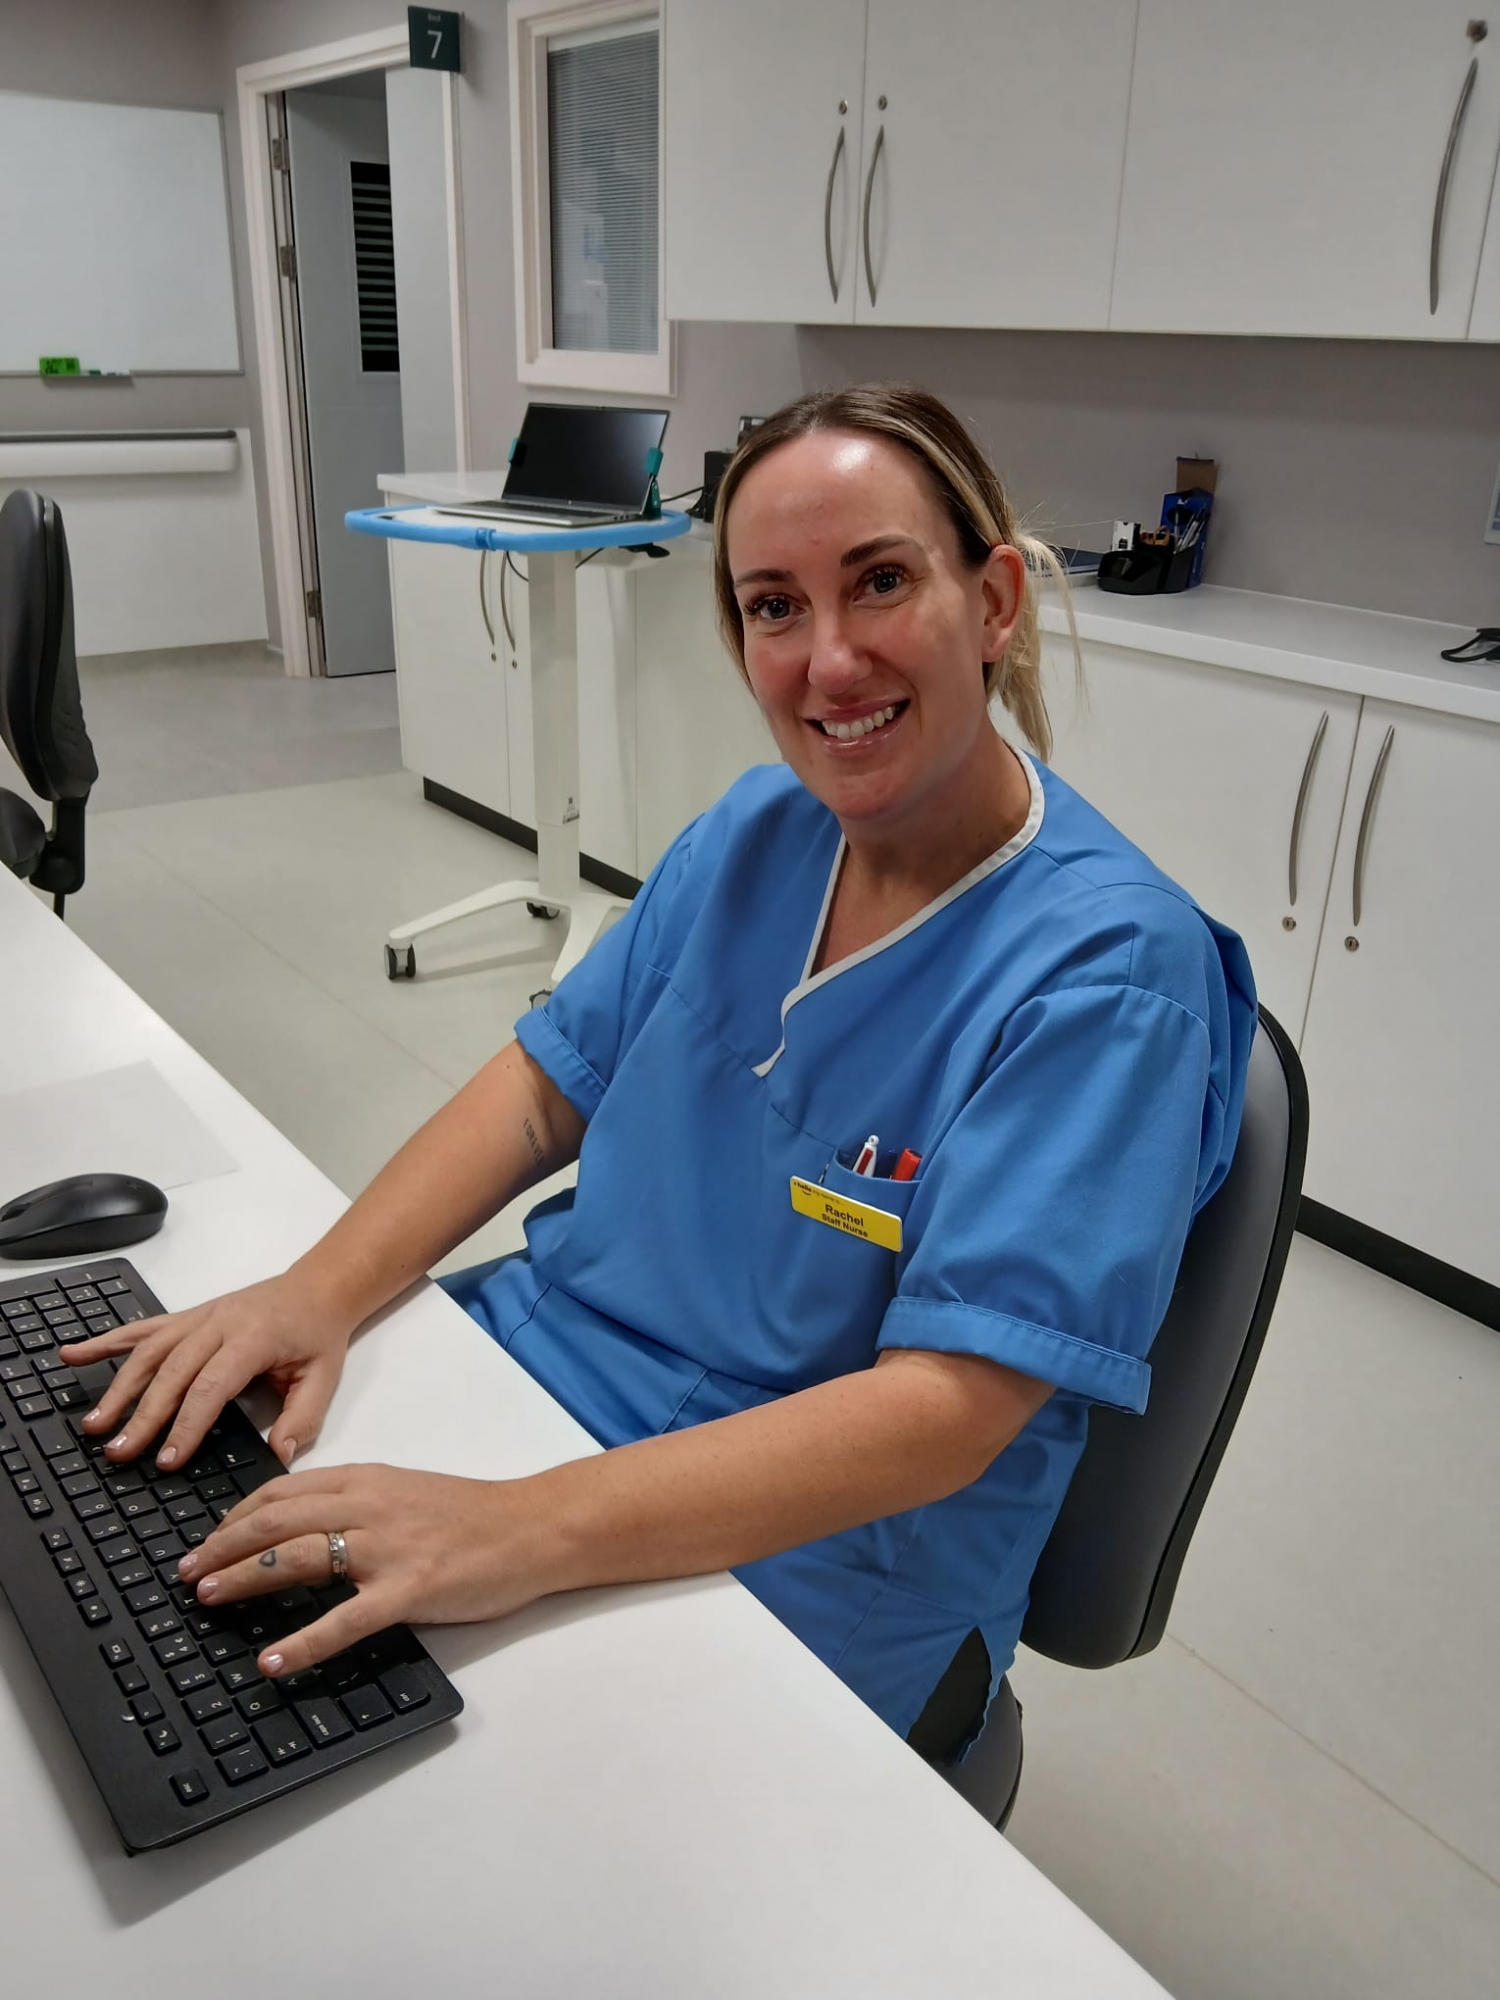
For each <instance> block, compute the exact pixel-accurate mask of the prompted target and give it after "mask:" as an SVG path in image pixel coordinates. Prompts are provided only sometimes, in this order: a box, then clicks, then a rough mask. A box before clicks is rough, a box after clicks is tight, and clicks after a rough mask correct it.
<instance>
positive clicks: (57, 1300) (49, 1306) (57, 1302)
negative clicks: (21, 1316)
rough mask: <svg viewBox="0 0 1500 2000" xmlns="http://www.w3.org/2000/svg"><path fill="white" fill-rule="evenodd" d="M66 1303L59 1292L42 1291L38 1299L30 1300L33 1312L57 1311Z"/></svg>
mask: <svg viewBox="0 0 1500 2000" xmlns="http://www.w3.org/2000/svg"><path fill="white" fill-rule="evenodd" d="M67 1303H68V1302H67V1300H66V1299H65V1298H64V1297H63V1295H62V1293H61V1292H43V1294H42V1296H41V1297H40V1298H39V1299H33V1300H32V1301H31V1305H32V1310H33V1311H34V1312H58V1311H60V1310H61V1309H62V1307H63V1306H65V1305H66V1304H67Z"/></svg>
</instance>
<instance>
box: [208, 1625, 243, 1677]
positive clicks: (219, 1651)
mask: <svg viewBox="0 0 1500 2000" xmlns="http://www.w3.org/2000/svg"><path fill="white" fill-rule="evenodd" d="M249 1650H250V1648H249V1647H248V1646H247V1645H246V1644H245V1642H244V1640H243V1639H242V1638H241V1637H240V1635H239V1634H238V1633H237V1632H221V1633H219V1635H218V1637H217V1638H212V1639H205V1640H204V1641H203V1657H204V1658H205V1659H206V1660H212V1661H213V1663H214V1665H215V1666H216V1667H222V1666H223V1665H224V1663H225V1661H226V1660H242V1659H243V1658H244V1657H245V1655H246V1654H247V1653H248V1652H249ZM226 1685H227V1683H226Z"/></svg>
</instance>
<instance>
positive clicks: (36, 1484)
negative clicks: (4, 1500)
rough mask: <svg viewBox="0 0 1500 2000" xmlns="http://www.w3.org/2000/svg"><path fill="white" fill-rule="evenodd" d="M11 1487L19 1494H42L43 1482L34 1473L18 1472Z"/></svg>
mask: <svg viewBox="0 0 1500 2000" xmlns="http://www.w3.org/2000/svg"><path fill="white" fill-rule="evenodd" d="M18 1455H19V1454H18ZM11 1485H12V1486H14V1487H15V1489H16V1491H17V1492H18V1493H40V1492H41V1490H42V1482H41V1480H40V1479H38V1478H37V1476H36V1474H35V1473H34V1472H18V1473H17V1474H16V1476H15V1478H14V1479H12V1481H11Z"/></svg>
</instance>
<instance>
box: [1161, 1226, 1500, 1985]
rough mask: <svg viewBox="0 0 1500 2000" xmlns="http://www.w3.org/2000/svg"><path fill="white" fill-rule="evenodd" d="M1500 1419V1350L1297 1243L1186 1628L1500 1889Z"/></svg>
mask: <svg viewBox="0 0 1500 2000" xmlns="http://www.w3.org/2000/svg"><path fill="white" fill-rule="evenodd" d="M1497 1410H1500V1337H1497V1336H1496V1335H1495V1334H1494V1333H1493V1332H1491V1331H1490V1330H1489V1329H1488V1328H1486V1327H1482V1326H1480V1325H1478V1324H1477V1323H1476V1322H1475V1321H1473V1320H1469V1319H1464V1318H1462V1317H1461V1316H1460V1315H1459V1314H1457V1313H1452V1312H1448V1311H1447V1310H1446V1309H1445V1308H1444V1307H1442V1306H1438V1305H1434V1304H1433V1303H1432V1302H1431V1301H1430V1300H1427V1299H1424V1298H1421V1297H1420V1296H1419V1295H1418V1294H1417V1293H1415V1292H1412V1291H1409V1290H1407V1288H1406V1287H1405V1286H1403V1285H1397V1284H1393V1283H1392V1282H1391V1281H1390V1280H1389V1279H1386V1278H1382V1277H1379V1276H1378V1275H1377V1274H1376V1273H1374V1272H1372V1271H1369V1270H1366V1269H1365V1268H1364V1267H1363V1266H1362V1265H1359V1264H1354V1263H1351V1262H1349V1260H1347V1259H1346V1258H1343V1257H1340V1256H1339V1255H1338V1254H1337V1253H1336V1252H1335V1251H1332V1250H1327V1249H1324V1248H1323V1247H1322V1246H1321V1245H1320V1244H1316V1243H1312V1242H1309V1241H1308V1240H1307V1239H1306V1238H1304V1237H1299V1238H1297V1239H1296V1240H1295V1242H1294V1244H1293V1250H1292V1257H1291V1260H1290V1263H1289V1265H1288V1269H1287V1276H1286V1282H1285V1284H1284V1285H1283V1288H1282V1294H1281V1298H1280V1300H1279V1302H1278V1306H1277V1310H1276V1315H1275V1318H1274V1319H1273V1321H1272V1324H1271V1328H1270V1331H1269V1333H1268V1336H1267V1339H1266V1345H1265V1350H1264V1353H1263V1355H1262V1358H1261V1362H1260V1366H1259V1368H1258V1370H1257V1373H1256V1378H1255V1382H1254V1384H1253V1386H1252V1389H1251V1393H1250V1396H1249V1398H1248V1400H1247V1402H1246V1405H1245V1409H1244V1412H1243V1414H1242V1416H1241V1418H1240V1424H1239V1428H1238V1431H1237V1432H1236V1435H1235V1438H1234V1440H1233V1443H1232V1444H1231V1446H1230V1449H1229V1451H1228V1453H1227V1454H1226V1456H1225V1460H1224V1464H1223V1467H1222V1468H1221V1470H1220V1473H1219V1476H1218V1479H1217V1482H1216V1484H1215V1486H1214V1490H1213V1493H1212V1494H1211V1495H1210V1498H1209V1503H1208V1506H1207V1507H1206V1509H1205V1510H1204V1516H1203V1520H1202V1522H1201V1523H1200V1525H1199V1528H1198V1532H1197V1535H1196V1537H1195V1539H1194V1543H1193V1548H1192V1551H1191V1554H1190V1555H1189V1558H1188V1562H1187V1564H1186V1567H1185V1569H1184V1573H1183V1578H1182V1583H1181V1587H1180V1590H1179V1592H1178V1597H1177V1602H1176V1605H1175V1607H1174V1610H1173V1615H1172V1619H1171V1625H1170V1629H1171V1631H1172V1632H1173V1633H1174V1634H1175V1635H1176V1636H1177V1637H1178V1638H1179V1639H1181V1640H1182V1641H1183V1642H1184V1643H1185V1644H1186V1645H1188V1646H1190V1647H1192V1649H1193V1650H1194V1651H1195V1652H1197V1653H1200V1654H1202V1656H1203V1657H1204V1658H1205V1659H1207V1660H1209V1661H1210V1662H1211V1663H1212V1664H1213V1665H1214V1666H1216V1667H1218V1668H1219V1669H1220V1670H1221V1671H1222V1672H1223V1673H1225V1674H1227V1675H1228V1676H1229V1678H1230V1679H1231V1680H1233V1681H1235V1682H1237V1683H1238V1684H1239V1685H1240V1686H1241V1687H1243V1688H1245V1689H1246V1690H1247V1691H1248V1692H1249V1693H1250V1694H1252V1695H1254V1696H1255V1697H1256V1699H1257V1700H1259V1701H1262V1702H1264V1703H1265V1704H1266V1705H1267V1706H1268V1707H1269V1708H1271V1709H1272V1710H1273V1711H1274V1712H1275V1713H1276V1714H1277V1715H1280V1716H1283V1717H1285V1719H1286V1720H1287V1721H1288V1722H1289V1723H1291V1724H1292V1725H1293V1727H1294V1728H1297V1729H1299V1730H1301V1731H1302V1732H1303V1733H1304V1734H1305V1735H1307V1736H1309V1737H1311V1738H1312V1740H1313V1741H1314V1742H1315V1743H1318V1744H1320V1745H1321V1746H1322V1747H1323V1748H1324V1749H1326V1750H1328V1751H1330V1752H1331V1753H1332V1754H1333V1755H1334V1756H1335V1757H1337V1758H1339V1759H1340V1761H1341V1762H1343V1763H1346V1764H1348V1765H1349V1766H1350V1767H1351V1768H1352V1769H1353V1770H1356V1771H1358V1772H1359V1773H1360V1774H1361V1776H1363V1777H1364V1778H1366V1779H1368V1781H1369V1782H1370V1783H1371V1784H1372V1785H1374V1786H1376V1787H1377V1788H1378V1789H1379V1790H1380V1791H1382V1792H1385V1793H1386V1794H1387V1795H1388V1796H1389V1797H1390V1798H1392V1799H1393V1800H1394V1801H1395V1802H1396V1803H1397V1804H1398V1805H1400V1806H1402V1807H1404V1808H1405V1809H1406V1810H1407V1811H1408V1812H1410V1813H1412V1814H1413V1815H1415V1817H1416V1818H1417V1819H1419V1820H1420V1821H1422V1822H1423V1824H1424V1825H1427V1826H1429V1827H1431V1828H1432V1829H1433V1831H1434V1832H1436V1833H1438V1834H1440V1835H1441V1836H1442V1837H1443V1838H1444V1839H1445V1840H1448V1841H1450V1842H1451V1843H1452V1844H1453V1845H1454V1846H1455V1847H1457V1848H1458V1849H1459V1850H1460V1851H1461V1852H1462V1853H1464V1854H1466V1855H1468V1856H1469V1858H1470V1859H1471V1860H1473V1861H1475V1862H1477V1863H1478V1864H1479V1865H1480V1866H1481V1867H1482V1868H1483V1869H1485V1870H1486V1872H1487V1873H1489V1874H1490V1875H1491V1876H1493V1877H1494V1878H1496V1879H1497V1880H1500V1704H1497V1703H1496V1701H1495V1700H1494V1698H1493V1689H1494V1684H1495V1672H1496V1662H1497V1660H1500V1557H1497V1554H1496V1523H1497V1522H1500V1450H1497V1448H1496V1441H1495V1413H1496V1411H1497ZM1497 1990H1500V1967H1497Z"/></svg>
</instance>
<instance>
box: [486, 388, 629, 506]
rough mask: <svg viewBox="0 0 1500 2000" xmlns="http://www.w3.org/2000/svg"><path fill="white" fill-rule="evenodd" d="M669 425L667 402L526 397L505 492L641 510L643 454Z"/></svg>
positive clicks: (556, 501)
mask: <svg viewBox="0 0 1500 2000" xmlns="http://www.w3.org/2000/svg"><path fill="white" fill-rule="evenodd" d="M666 428H667V412H666V411H665V410H621V409H609V408H601V407H598V406H593V405H589V404H583V403H529V404H528V405H527V407H526V415H525V417H524V418H523V419H522V423H521V435H520V436H519V437H518V438H517V439H516V448H515V454H514V456H513V457H512V459H511V462H510V473H509V475H508V477H507V478H506V481H505V498H506V499H507V500H529V501H546V502H548V503H549V504H550V505H552V506H566V507H597V508H599V509H601V510H604V511H609V512H613V513H619V514H638V513H640V511H641V510H642V508H643V507H644V506H645V504H646V492H647V488H648V487H649V485H650V482H651V475H650V473H649V472H648V471H647V470H646V454H647V453H648V452H650V451H656V450H659V449H660V447H661V441H662V435H663V433H664V432H665V430H666Z"/></svg>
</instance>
